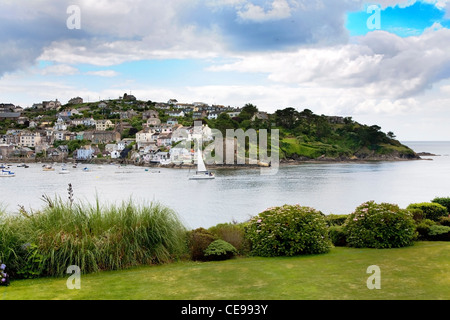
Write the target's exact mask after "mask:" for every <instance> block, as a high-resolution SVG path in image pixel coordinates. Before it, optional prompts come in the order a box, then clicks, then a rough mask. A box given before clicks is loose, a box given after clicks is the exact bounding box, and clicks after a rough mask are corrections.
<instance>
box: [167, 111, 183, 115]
mask: <svg viewBox="0 0 450 320" xmlns="http://www.w3.org/2000/svg"><path fill="white" fill-rule="evenodd" d="M167 114H168V115H169V117H184V116H185V113H184V111H183V110H177V111H168V112H167Z"/></svg>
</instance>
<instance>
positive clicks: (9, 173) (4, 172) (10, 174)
mask: <svg viewBox="0 0 450 320" xmlns="http://www.w3.org/2000/svg"><path fill="white" fill-rule="evenodd" d="M15 176H16V174H15V173H14V172H12V171H9V170H4V169H2V172H1V173H0V177H7V178H8V177H15Z"/></svg>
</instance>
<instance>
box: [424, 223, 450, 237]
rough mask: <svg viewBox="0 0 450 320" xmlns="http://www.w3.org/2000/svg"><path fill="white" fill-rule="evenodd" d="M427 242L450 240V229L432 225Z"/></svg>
mask: <svg viewBox="0 0 450 320" xmlns="http://www.w3.org/2000/svg"><path fill="white" fill-rule="evenodd" d="M428 240H432V241H449V240H450V227H447V226H441V225H438V224H435V225H432V226H431V227H430V230H429V232H428Z"/></svg>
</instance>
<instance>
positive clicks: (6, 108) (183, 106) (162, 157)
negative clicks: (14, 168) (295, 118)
mask: <svg viewBox="0 0 450 320" xmlns="http://www.w3.org/2000/svg"><path fill="white" fill-rule="evenodd" d="M222 113H226V114H227V115H228V116H229V117H230V118H235V117H238V116H239V114H240V113H241V109H240V108H232V107H225V106H222V105H209V104H207V103H202V102H194V103H180V102H178V101H177V100H176V99H171V100H169V101H167V102H152V101H147V102H144V101H140V100H138V99H137V98H136V97H135V96H133V95H128V94H124V95H123V97H120V98H119V99H116V100H106V101H98V102H89V103H85V102H84V101H83V98H81V97H76V98H73V99H71V100H69V101H68V102H67V103H66V104H64V105H63V104H62V103H61V102H60V101H58V100H57V99H56V100H54V101H43V102H42V103H35V104H33V106H32V107H30V108H22V107H20V106H15V105H13V104H10V103H8V104H5V103H4V104H0V161H3V162H5V161H14V160H18V161H22V160H24V161H25V160H26V159H27V160H30V161H31V160H35V161H55V162H62V161H66V160H73V161H93V160H94V159H110V160H121V161H125V160H131V161H133V162H134V163H146V164H150V163H154V164H161V163H164V162H167V161H168V160H171V162H172V163H192V159H193V156H194V151H193V150H187V149H183V148H172V147H173V146H174V145H176V144H178V143H180V142H181V141H186V140H187V141H192V140H193V138H194V137H193V135H194V126H193V125H194V121H196V120H202V119H203V123H204V124H203V129H202V130H203V132H202V135H203V137H202V138H203V140H204V141H208V140H212V139H213V137H212V133H211V128H210V127H209V126H208V124H207V123H206V124H205V121H206V119H208V120H215V119H217V118H218V117H219V115H220V114H222ZM256 118H258V119H261V120H268V119H269V115H268V114H267V113H264V112H257V113H256V114H255V115H254V117H253V119H256Z"/></svg>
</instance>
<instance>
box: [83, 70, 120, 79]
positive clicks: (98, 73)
mask: <svg viewBox="0 0 450 320" xmlns="http://www.w3.org/2000/svg"><path fill="white" fill-rule="evenodd" d="M85 74H87V75H89V76H97V77H107V78H112V77H117V76H118V75H119V73H118V72H116V71H114V70H99V71H88V72H86V73H85Z"/></svg>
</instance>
